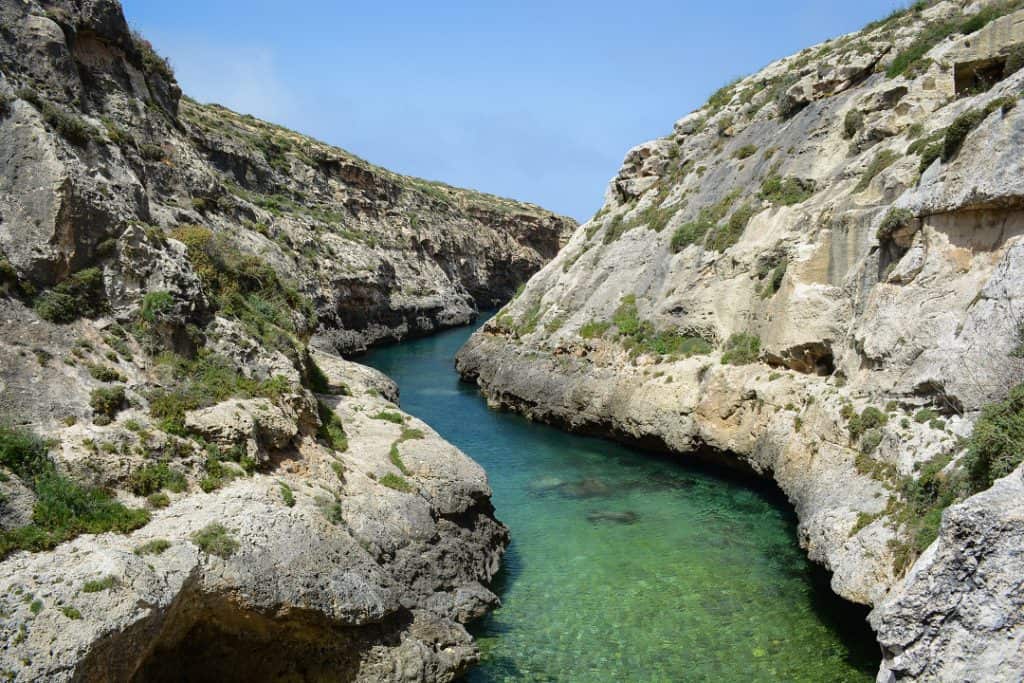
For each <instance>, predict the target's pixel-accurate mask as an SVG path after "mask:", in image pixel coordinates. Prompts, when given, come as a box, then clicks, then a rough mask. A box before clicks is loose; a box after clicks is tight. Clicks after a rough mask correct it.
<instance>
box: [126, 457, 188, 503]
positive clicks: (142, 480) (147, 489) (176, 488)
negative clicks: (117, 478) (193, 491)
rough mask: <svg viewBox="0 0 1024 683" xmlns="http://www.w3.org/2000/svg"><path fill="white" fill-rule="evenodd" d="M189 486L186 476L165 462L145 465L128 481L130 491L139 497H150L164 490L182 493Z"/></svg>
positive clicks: (133, 473)
mask: <svg viewBox="0 0 1024 683" xmlns="http://www.w3.org/2000/svg"><path fill="white" fill-rule="evenodd" d="M187 486H188V480H186V479H185V475H184V474H182V473H181V472H178V471H177V470H173V469H171V468H170V467H169V466H168V465H167V463H165V462H161V463H157V464H155V465H145V466H144V467H141V468H139V469H137V470H135V471H134V472H132V474H131V476H130V477H129V479H128V490H129V491H131V492H132V493H134V494H135V495H137V496H149V495H152V494H154V493H157V492H159V491H161V490H163V489H167V490H169V491H172V492H174V493H181V492H182V491H184V490H185V489H186V487H187Z"/></svg>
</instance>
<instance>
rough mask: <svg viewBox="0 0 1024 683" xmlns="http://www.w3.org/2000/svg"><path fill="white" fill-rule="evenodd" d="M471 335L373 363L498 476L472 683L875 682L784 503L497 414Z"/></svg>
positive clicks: (378, 356) (380, 354)
mask: <svg viewBox="0 0 1024 683" xmlns="http://www.w3.org/2000/svg"><path fill="white" fill-rule="evenodd" d="M471 332H472V330H471V329H459V330H453V331H449V332H446V333H443V334H440V335H437V336H434V337H429V338H426V339H420V340H415V341H410V342H405V343H402V344H399V345H395V346H390V347H385V348H382V349H378V350H376V351H374V352H372V353H371V354H368V355H367V356H365V357H363V358H362V359H360V360H361V362H365V363H367V364H369V365H372V366H374V367H376V368H378V369H379V370H382V371H383V372H385V373H387V374H388V375H390V376H391V377H392V378H394V379H395V380H396V381H397V382H398V384H399V386H400V387H401V391H402V407H403V408H404V409H405V410H407V411H408V412H410V413H413V414H414V415H416V416H418V417H420V418H421V419H423V420H425V421H426V422H427V423H429V424H430V425H431V426H433V427H434V429H436V430H437V431H438V432H439V433H440V434H441V435H442V436H444V437H445V438H446V439H448V440H449V441H451V442H452V443H454V444H456V445H457V446H458V447H459V448H461V449H462V450H463V451H465V452H466V453H468V454H469V455H470V456H471V457H473V458H474V459H475V460H476V461H477V462H479V463H480V464H481V465H483V466H484V467H485V468H486V469H487V473H488V476H489V477H490V482H491V486H492V487H493V488H494V504H495V507H496V508H497V514H498V517H499V518H500V519H501V520H502V521H503V522H505V524H507V525H508V526H509V528H510V529H511V531H512V544H511V546H510V547H509V551H508V554H507V555H506V556H505V562H504V568H503V570H502V572H501V574H499V576H498V578H497V580H496V583H495V586H494V588H495V591H496V592H497V593H498V594H499V595H500V596H501V599H502V602H503V606H502V608H501V609H499V610H497V611H496V612H494V613H493V614H492V615H491V616H489V617H487V618H485V619H484V620H482V621H481V622H479V623H477V624H474V625H473V626H472V627H471V631H472V632H473V633H474V635H475V636H476V637H477V638H478V640H479V643H480V646H481V649H482V651H483V653H484V660H483V663H482V665H481V666H480V667H479V668H478V669H476V670H475V671H474V672H473V673H471V674H470V676H469V681H470V682H471V683H480V682H485V681H631V682H632V681H715V682H721V681H813V682H815V683H818V682H825V681H871V680H873V679H874V674H875V672H876V671H877V667H878V654H877V646H876V645H875V644H874V641H873V640H872V638H871V634H870V631H869V629H868V628H867V626H866V625H865V623H864V621H863V620H864V617H865V612H864V611H862V610H860V609H856V608H853V607H852V606H850V605H848V604H846V603H844V602H842V601H840V600H838V599H837V598H835V597H833V596H832V595H831V594H830V593H829V591H828V581H827V578H826V577H825V576H824V575H823V573H822V572H821V571H820V570H818V569H816V568H815V567H814V566H812V565H811V564H810V563H809V562H808V561H807V560H806V559H805V557H804V555H803V553H802V552H801V550H800V548H799V547H798V546H797V543H796V529H795V520H794V518H793V515H792V513H791V511H790V510H789V508H788V506H787V504H786V501H785V499H784V498H783V497H782V496H781V494H779V493H778V492H777V491H776V490H773V489H770V488H769V487H768V486H767V485H758V484H756V483H754V484H752V483H751V482H749V481H744V482H741V481H737V480H735V479H730V478H728V477H725V476H723V475H722V474H721V473H716V472H713V471H709V470H707V469H699V468H693V467H686V466H683V465H680V464H678V463H677V462H672V461H670V460H668V459H660V458H658V457H656V456H652V455H651V454H649V453H640V452H637V451H635V450H632V449H629V448H625V447H622V446H619V445H616V444H613V443H608V442H605V441H602V440H597V439H589V438H583V437H579V436H574V435H571V434H566V433H563V432H561V431H558V430H556V429H553V428H550V427H546V426H543V425H539V424H534V423H531V422H528V421H527V420H525V419H523V418H521V417H518V416H516V415H511V414H506V413H499V412H495V411H491V410H488V408H487V406H486V404H485V402H484V401H483V399H482V398H480V396H479V394H478V393H477V391H476V389H475V388H474V387H473V386H471V385H468V384H464V383H460V382H459V381H458V376H457V375H456V373H455V371H454V356H455V353H456V351H457V350H458V349H459V347H460V346H461V345H462V344H463V343H464V342H465V341H466V339H467V338H468V337H469V335H470V333H471ZM595 515H597V516H600V515H604V518H600V519H599V518H595Z"/></svg>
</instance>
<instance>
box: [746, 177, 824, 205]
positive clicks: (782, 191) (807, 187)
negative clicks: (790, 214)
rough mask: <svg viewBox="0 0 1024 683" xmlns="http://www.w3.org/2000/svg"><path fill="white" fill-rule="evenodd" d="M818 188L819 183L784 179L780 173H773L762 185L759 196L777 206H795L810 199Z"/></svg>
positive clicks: (790, 178) (789, 178) (799, 179)
mask: <svg viewBox="0 0 1024 683" xmlns="http://www.w3.org/2000/svg"><path fill="white" fill-rule="evenodd" d="M816 188H817V183H815V182H814V181H813V180H805V179H803V178H794V177H792V176H787V177H785V178H783V177H782V176H780V175H779V174H778V173H771V174H769V175H768V177H766V178H765V179H764V181H763V182H762V183H761V191H760V193H758V196H759V197H760V198H761V199H763V200H765V201H767V202H770V203H772V204H775V205H777V206H793V205H794V204H801V203H803V202H805V201H807V200H808V199H810V197H811V196H812V195H813V194H814V192H815V189H816Z"/></svg>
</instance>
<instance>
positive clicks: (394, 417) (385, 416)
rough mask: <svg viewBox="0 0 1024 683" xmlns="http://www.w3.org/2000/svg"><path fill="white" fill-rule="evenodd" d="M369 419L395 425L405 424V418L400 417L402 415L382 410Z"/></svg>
mask: <svg viewBox="0 0 1024 683" xmlns="http://www.w3.org/2000/svg"><path fill="white" fill-rule="evenodd" d="M370 417H371V418H372V419H374V420H384V421H385V422H391V423H393V424H396V425H400V424H404V423H405V418H404V417H402V414H401V413H397V412H395V411H392V410H382V411H380V412H379V413H377V414H376V415H371V416H370Z"/></svg>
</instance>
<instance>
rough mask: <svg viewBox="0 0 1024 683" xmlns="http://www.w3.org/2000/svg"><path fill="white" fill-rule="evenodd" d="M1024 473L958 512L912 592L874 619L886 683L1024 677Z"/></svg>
mask: <svg viewBox="0 0 1024 683" xmlns="http://www.w3.org/2000/svg"><path fill="white" fill-rule="evenodd" d="M1022 545H1024V469H1018V470H1016V471H1015V472H1014V473H1013V474H1011V475H1010V476H1008V477H1006V478H1005V479H1001V480H1000V481H998V482H996V484H995V485H994V486H993V487H992V488H991V489H989V490H988V491H985V492H984V493H979V494H978V495H976V496H974V497H972V498H970V499H968V500H967V501H965V502H963V503H961V504H960V505H956V506H954V507H952V508H950V509H949V510H948V511H947V512H946V514H945V516H944V518H943V521H942V529H941V532H940V534H939V538H938V540H937V541H936V542H935V543H934V544H933V545H932V546H931V547H929V548H928V550H927V552H925V554H924V555H922V556H921V559H919V560H918V561H917V564H916V565H914V568H913V569H912V570H911V572H910V574H909V575H908V576H907V580H906V585H905V587H904V588H903V590H902V591H900V592H899V594H897V595H896V596H894V597H893V599H892V600H891V601H889V602H887V603H886V604H884V605H883V606H882V607H881V608H879V609H878V610H877V611H876V612H875V614H874V615H873V617H872V623H873V624H874V625H875V628H876V630H877V631H878V640H879V642H880V643H881V644H882V649H883V652H884V653H885V664H884V666H883V675H882V676H881V677H880V678H881V679H882V680H890V681H893V680H899V679H902V678H908V677H913V678H919V679H947V680H957V679H959V680H985V681H1003V680H1006V681H1012V680H1014V679H1016V678H1019V677H1020V672H1021V671H1024V592H1022V591H1021V585H1020V577H1021V576H1022V575H1024V564H1022V555H1021V552H1020V549H1021V547H1022Z"/></svg>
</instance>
